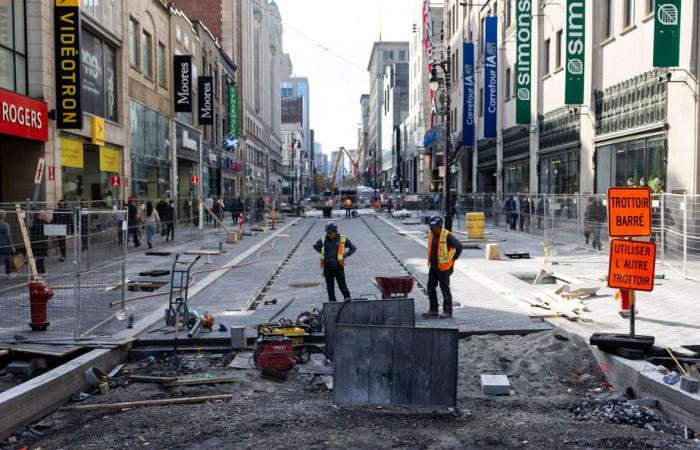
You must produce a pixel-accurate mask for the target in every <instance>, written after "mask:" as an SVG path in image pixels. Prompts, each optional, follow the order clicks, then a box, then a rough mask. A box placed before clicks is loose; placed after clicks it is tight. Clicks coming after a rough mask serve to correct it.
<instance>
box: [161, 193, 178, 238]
mask: <svg viewBox="0 0 700 450" xmlns="http://www.w3.org/2000/svg"><path fill="white" fill-rule="evenodd" d="M164 211H165V214H164V215H163V216H161V218H160V220H161V223H162V224H163V228H165V240H166V241H168V240H171V241H174V240H175V202H174V201H173V200H169V201H168V203H167V205H165V209H164Z"/></svg>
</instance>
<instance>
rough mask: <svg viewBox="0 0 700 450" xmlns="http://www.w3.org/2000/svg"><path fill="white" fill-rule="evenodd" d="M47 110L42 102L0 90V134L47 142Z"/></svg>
mask: <svg viewBox="0 0 700 450" xmlns="http://www.w3.org/2000/svg"><path fill="white" fill-rule="evenodd" d="M47 110H48V108H47V106H46V103H44V102H39V101H36V100H34V99H31V98H29V97H25V96H23V95H19V94H15V93H14V92H10V91H6V90H4V89H0V134H9V135H12V136H19V137H23V138H27V139H33V140H35V141H42V142H46V141H48V140H49V127H48V123H47V120H48V118H47Z"/></svg>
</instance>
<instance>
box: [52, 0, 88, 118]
mask: <svg viewBox="0 0 700 450" xmlns="http://www.w3.org/2000/svg"><path fill="white" fill-rule="evenodd" d="M54 39H55V58H56V68H55V69H56V113H57V114H56V127H57V128H64V129H80V128H83V110H82V106H81V102H80V98H81V97H80V94H81V91H80V89H81V87H80V0H56V4H55V9H54Z"/></svg>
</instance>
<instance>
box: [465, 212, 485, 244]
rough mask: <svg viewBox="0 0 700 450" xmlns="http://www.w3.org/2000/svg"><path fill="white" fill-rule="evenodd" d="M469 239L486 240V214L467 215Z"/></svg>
mask: <svg viewBox="0 0 700 450" xmlns="http://www.w3.org/2000/svg"><path fill="white" fill-rule="evenodd" d="M466 216H467V237H469V239H483V238H484V213H481V212H475V213H467V214H466Z"/></svg>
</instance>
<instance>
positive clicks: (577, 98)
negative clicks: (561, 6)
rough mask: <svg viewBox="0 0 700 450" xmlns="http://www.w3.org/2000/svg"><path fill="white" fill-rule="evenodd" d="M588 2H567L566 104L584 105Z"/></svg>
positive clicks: (570, 0)
mask: <svg viewBox="0 0 700 450" xmlns="http://www.w3.org/2000/svg"><path fill="white" fill-rule="evenodd" d="M585 30H586V0H567V1H566V85H565V90H564V103H566V104H567V105H581V104H583V73H584V67H585V64H584V62H585V59H586V58H585V52H586V44H585V42H586V40H585V37H586V36H585V34H586V33H585Z"/></svg>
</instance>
